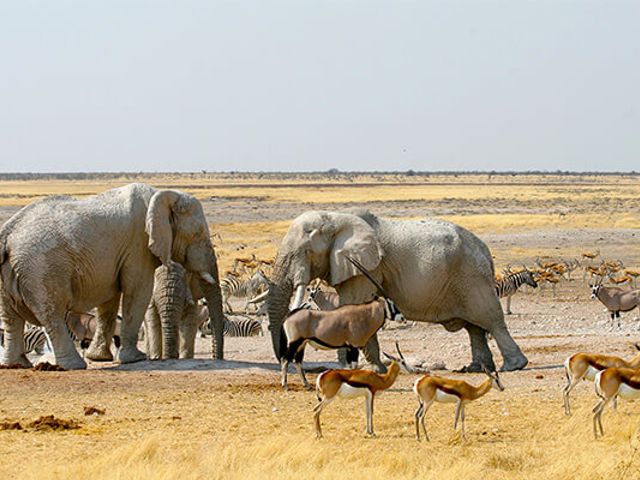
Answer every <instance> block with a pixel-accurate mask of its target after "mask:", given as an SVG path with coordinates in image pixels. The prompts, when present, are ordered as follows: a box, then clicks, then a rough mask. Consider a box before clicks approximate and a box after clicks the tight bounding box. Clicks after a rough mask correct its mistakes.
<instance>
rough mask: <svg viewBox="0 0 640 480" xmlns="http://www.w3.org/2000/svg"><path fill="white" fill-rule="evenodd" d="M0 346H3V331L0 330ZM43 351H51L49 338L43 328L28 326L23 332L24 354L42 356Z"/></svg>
mask: <svg viewBox="0 0 640 480" xmlns="http://www.w3.org/2000/svg"><path fill="white" fill-rule="evenodd" d="M0 346H4V329H3V328H0ZM45 350H49V351H50V352H52V351H53V348H52V346H51V341H50V339H49V336H48V335H47V333H46V332H45V330H44V328H43V327H37V326H35V325H30V326H29V328H27V330H26V331H25V332H24V353H25V354H27V353H31V352H35V353H37V354H38V355H42V354H43V353H44V352H45Z"/></svg>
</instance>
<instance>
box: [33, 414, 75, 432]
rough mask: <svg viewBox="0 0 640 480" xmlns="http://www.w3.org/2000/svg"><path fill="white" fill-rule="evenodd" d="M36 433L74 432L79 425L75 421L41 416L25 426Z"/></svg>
mask: <svg viewBox="0 0 640 480" xmlns="http://www.w3.org/2000/svg"><path fill="white" fill-rule="evenodd" d="M27 427H28V428H32V429H34V430H36V431H56V430H76V429H78V428H80V425H79V424H78V423H77V422H76V421H75V420H65V419H62V418H56V417H55V416H53V415H43V416H41V417H39V418H37V419H36V420H34V421H33V422H31V423H29V424H28V425H27Z"/></svg>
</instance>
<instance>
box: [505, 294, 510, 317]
mask: <svg viewBox="0 0 640 480" xmlns="http://www.w3.org/2000/svg"><path fill="white" fill-rule="evenodd" d="M505 315H511V295H509V296H508V297H507V311H506V312H505Z"/></svg>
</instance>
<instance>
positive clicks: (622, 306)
mask: <svg viewBox="0 0 640 480" xmlns="http://www.w3.org/2000/svg"><path fill="white" fill-rule="evenodd" d="M589 286H590V287H591V298H597V299H598V300H600V301H601V302H602V303H603V304H604V306H605V307H607V310H609V314H610V315H611V326H612V327H613V322H614V318H617V319H618V328H620V312H629V311H631V310H633V309H634V308H636V307H637V306H638V305H640V290H625V289H623V288H620V287H605V286H603V285H602V284H601V283H596V284H595V285H589Z"/></svg>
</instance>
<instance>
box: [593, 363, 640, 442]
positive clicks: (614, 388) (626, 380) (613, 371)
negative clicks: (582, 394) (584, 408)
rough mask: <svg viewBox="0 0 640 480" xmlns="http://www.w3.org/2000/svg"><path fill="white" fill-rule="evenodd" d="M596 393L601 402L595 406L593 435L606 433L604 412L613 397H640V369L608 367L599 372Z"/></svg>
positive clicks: (629, 398)
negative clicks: (603, 424)
mask: <svg viewBox="0 0 640 480" xmlns="http://www.w3.org/2000/svg"><path fill="white" fill-rule="evenodd" d="M595 388H596V395H598V397H600V402H598V404H597V405H596V406H595V407H594V408H593V413H594V415H593V435H594V437H595V438H598V430H599V431H600V435H601V436H602V435H604V429H603V428H602V412H603V411H604V407H606V405H607V403H609V401H610V400H611V399H616V398H617V397H620V398H624V399H625V400H634V399H636V398H640V371H638V370H636V369H633V368H607V369H605V370H602V371H600V372H598V374H597V375H596V380H595Z"/></svg>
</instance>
